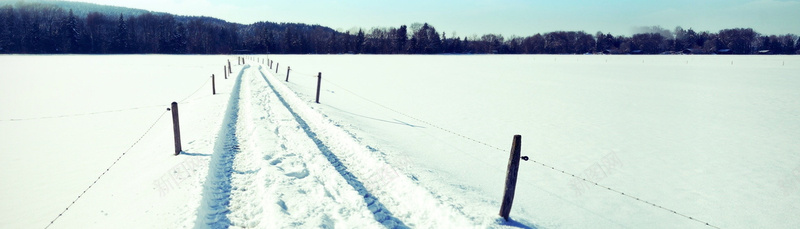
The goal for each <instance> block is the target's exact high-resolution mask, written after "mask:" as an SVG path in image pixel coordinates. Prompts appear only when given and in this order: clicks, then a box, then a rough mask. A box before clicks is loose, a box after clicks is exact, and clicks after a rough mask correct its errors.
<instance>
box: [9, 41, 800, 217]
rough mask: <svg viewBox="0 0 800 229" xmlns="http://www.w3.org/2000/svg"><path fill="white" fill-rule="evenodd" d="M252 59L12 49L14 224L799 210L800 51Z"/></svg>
mask: <svg viewBox="0 0 800 229" xmlns="http://www.w3.org/2000/svg"><path fill="white" fill-rule="evenodd" d="M245 58H246V61H245V63H244V64H238V63H237V57H236V56H163V55H133V56H124V55H121V56H17V55H11V56H0V61H2V63H3V65H4V66H3V68H2V70H0V71H2V74H0V77H1V78H0V79H2V82H4V83H3V84H1V85H2V86H0V87H1V88H2V90H0V154H1V155H2V157H3V160H0V163H2V164H0V168H2V169H3V173H2V175H0V179H1V180H0V181H2V184H3V185H4V188H3V191H2V195H0V199H2V203H3V204H2V205H0V212H2V213H3V214H2V216H0V226H2V227H9V228H31V227H32V228H42V227H47V226H49V227H50V228H86V227H90V228H143V227H144V228H228V227H232V228H296V227H312V228H333V227H341V228H406V227H408V228H473V227H474V228H487V227H489V228H504V227H509V228H517V227H519V228H713V227H719V228H791V227H793V226H796V225H798V224H800V218H798V217H796V216H797V215H800V144H798V143H797V141H798V139H800V90H798V88H800V78H798V76H799V75H798V74H797V72H800V57H797V56H575V55H530V56H522V55H520V56H516V55H507V56H492V55H464V56H461V55H455V56H402V55H397V56H371V55H269V56H266V55H259V56H246V57H245ZM268 60H271V61H273V65H270V64H268ZM228 61H230V62H231V65H232V66H233V69H232V74H231V75H229V76H227V79H225V77H224V74H223V72H222V70H223V69H222V68H223V67H222V65H227V63H228ZM289 66H290V67H291V70H289V71H288V74H289V75H288V82H287V81H286V79H287V67H289ZM276 68H277V69H276ZM211 74H214V75H215V81H214V84H215V85H216V91H217V94H216V95H212V94H211V85H212V83H211V82H210V76H211ZM320 74H321V75H322V80H319V78H317V76H318V75H320ZM318 80H319V82H321V83H322V87H321V94H320V103H319V104H318V103H315V100H316V90H317V82H318ZM172 101H177V102H178V103H179V106H180V109H179V111H180V119H181V120H180V123H181V130H182V136H181V138H182V140H183V151H184V152H183V153H182V154H181V155H179V156H173V139H172V122H171V120H170V119H171V117H170V113H169V111H166V108H167V107H169V104H170V103H171V102H172ZM145 133H146V134H145ZM515 134H521V135H522V136H523V137H522V139H523V141H522V142H523V143H522V155H525V156H528V157H530V158H531V161H521V165H520V172H519V180H518V182H517V189H516V197H515V199H514V205H513V208H512V211H511V221H509V222H505V221H503V220H502V219H501V218H500V217H499V216H498V215H497V213H498V211H499V207H500V200H501V198H502V191H503V184H504V182H505V172H506V166H507V163H508V157H509V154H508V153H509V150H510V147H511V140H512V137H513V135H515ZM123 153H124V155H123ZM533 161H536V162H533ZM542 164H544V165H547V166H543V165H542ZM112 165H113V166H112ZM109 166H111V167H110V169H109V170H108V171H106V169H108V168H109ZM101 174H103V175H102V176H101V177H100V179H97V178H98V176H100V175H101ZM571 175H576V176H579V177H581V178H585V179H587V180H590V181H591V182H585V181H583V180H580V179H578V178H575V177H572V176H571ZM95 180H97V182H96V183H95ZM595 182H596V183H597V185H595V184H594V183H595ZM90 185H91V188H89V189H88V190H87V187H89V186H90ZM606 187H608V188H611V189H613V190H616V191H619V192H624V193H625V195H622V194H620V193H618V192H615V191H609V190H608V189H607V188H606ZM84 190H86V191H85V192H84ZM79 195H80V196H81V197H80V198H79V199H78V200H77V201H76V202H75V203H74V204H72V205H70V204H71V203H72V202H73V201H75V198H76V197H78V196H79ZM637 198H638V199H639V200H637ZM67 206H70V207H69V209H67V210H66V211H64V210H65V208H66V207H67ZM62 211H63V212H64V213H63V214H62V215H61V216H59V214H61V213H62ZM672 211H675V212H672ZM57 216H58V218H57V219H56V220H55V221H54V222H53V223H52V224H51V221H53V219H54V218H56V217H57ZM690 217H691V218H690ZM705 223H708V224H709V225H706V224H705Z"/></svg>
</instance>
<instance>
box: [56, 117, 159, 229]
mask: <svg viewBox="0 0 800 229" xmlns="http://www.w3.org/2000/svg"><path fill="white" fill-rule="evenodd" d="M166 113H167V111H166V110H165V111H164V112H162V113H161V115H159V116H158V118H157V119H156V121H155V122H153V124H151V125H150V127H149V128H147V130H146V131H145V132H144V134H142V135H141V136H139V139H136V141H135V142H133V144H131V146H130V147H128V149H126V150H125V152H123V153H122V154H121V155H119V157H117V159H116V160H114V162H113V163H111V165H110V166H108V168H106V170H105V171H103V173H101V174H100V176H98V177H97V179H95V180H94V182H92V184H90V185H89V187H86V189H84V190H83V192H81V194H79V195H78V197H77V198H75V200H73V201H72V203H70V204H69V205H67V207H66V208H64V210H63V211H61V213H58V216H56V217H55V218H54V219H53V220H51V221H50V224H48V225H47V226H46V227H44V228H45V229H46V228H49V227H50V226H52V225H53V223H55V222H56V220H58V218H60V217H61V216H62V215H64V213H66V212H67V210H69V208H70V207H72V205H74V204H75V202H78V200H79V199H81V197H83V195H84V194H86V192H87V191H89V189H91V188H92V187H93V186H94V185H95V184H97V181H99V180H100V178H102V177H103V176H104V175H106V173H108V171H109V170H111V168H112V167H114V165H116V164H117V162H119V160H120V159H122V157H123V156H125V155H126V154H128V152H129V151H130V150H131V149H133V147H134V146H136V145H137V144H139V141H141V140H142V139H143V138H144V136H147V134H148V133H150V130H152V129H153V127H154V126H156V124H157V123H158V121H160V120H161V118H163V117H164V114H166Z"/></svg>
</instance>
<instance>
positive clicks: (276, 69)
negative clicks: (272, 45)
mask: <svg viewBox="0 0 800 229" xmlns="http://www.w3.org/2000/svg"><path fill="white" fill-rule="evenodd" d="M278 66H281V63H277V64H275V74H278Z"/></svg>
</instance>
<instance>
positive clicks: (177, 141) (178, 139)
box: [172, 102, 183, 156]
mask: <svg viewBox="0 0 800 229" xmlns="http://www.w3.org/2000/svg"><path fill="white" fill-rule="evenodd" d="M172 132H173V133H175V156H178V154H181V151H183V149H181V127H180V124H179V123H178V103H177V102H172Z"/></svg>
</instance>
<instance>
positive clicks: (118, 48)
mask: <svg viewBox="0 0 800 229" xmlns="http://www.w3.org/2000/svg"><path fill="white" fill-rule="evenodd" d="M129 47H130V38H129V37H128V25H127V23H125V18H123V17H122V14H119V20H118V21H117V33H116V34H115V35H114V40H113V41H112V43H111V51H112V52H114V53H128V52H129Z"/></svg>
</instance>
